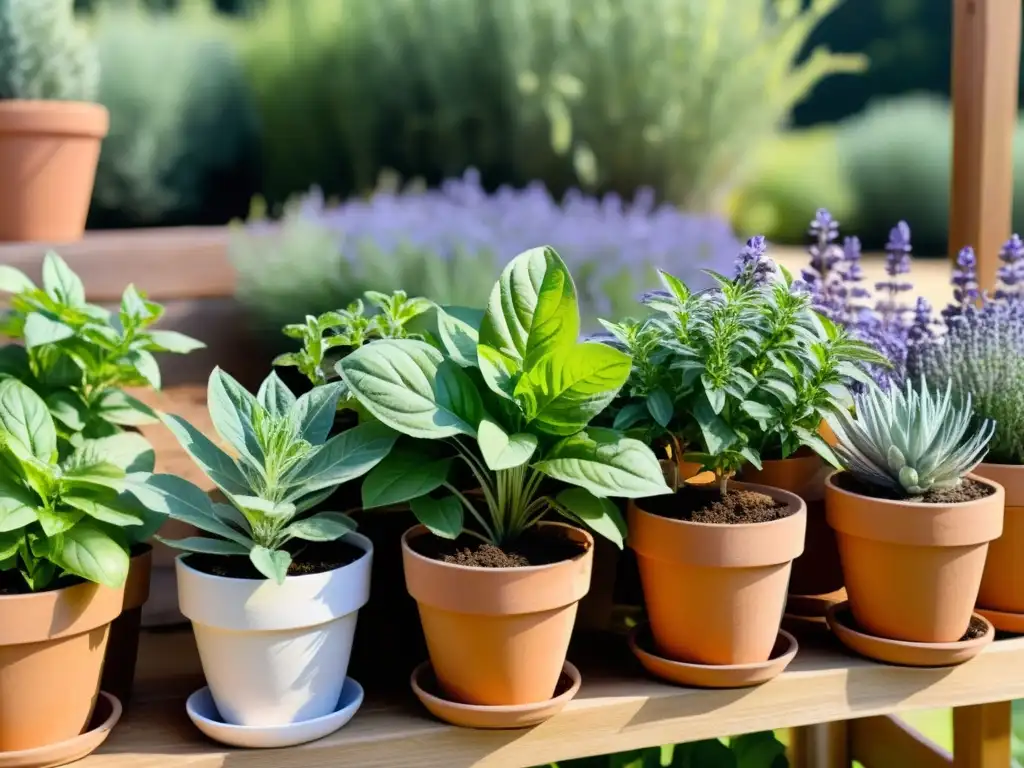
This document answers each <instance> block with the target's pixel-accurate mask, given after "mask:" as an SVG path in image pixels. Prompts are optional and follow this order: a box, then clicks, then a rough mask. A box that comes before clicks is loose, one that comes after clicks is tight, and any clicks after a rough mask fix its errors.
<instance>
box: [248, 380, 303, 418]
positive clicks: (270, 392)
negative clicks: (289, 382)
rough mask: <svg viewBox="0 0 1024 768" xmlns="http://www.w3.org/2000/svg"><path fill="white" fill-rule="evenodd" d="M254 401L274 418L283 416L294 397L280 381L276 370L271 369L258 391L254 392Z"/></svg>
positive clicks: (288, 409) (289, 409)
mask: <svg viewBox="0 0 1024 768" xmlns="http://www.w3.org/2000/svg"><path fill="white" fill-rule="evenodd" d="M256 401H257V402H258V403H259V404H260V405H262V406H263V407H264V408H265V409H266V411H267V413H269V414H270V415H271V416H273V417H274V418H284V417H285V416H287V415H288V413H289V412H290V411H291V409H292V407H293V406H294V405H295V403H296V398H295V395H294V394H292V391H291V390H290V389H288V387H287V386H285V383H284V382H283V381H281V377H280V376H278V375H277V372H276V371H271V372H270V375H269V376H267V378H265V379H264V380H263V383H262V384H260V389H259V392H257V393H256Z"/></svg>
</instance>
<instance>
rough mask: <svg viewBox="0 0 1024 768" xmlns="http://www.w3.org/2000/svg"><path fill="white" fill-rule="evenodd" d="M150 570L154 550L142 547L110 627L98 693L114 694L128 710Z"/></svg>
mask: <svg viewBox="0 0 1024 768" xmlns="http://www.w3.org/2000/svg"><path fill="white" fill-rule="evenodd" d="M152 570H153V547H151V546H150V545H149V544H143V545H141V546H140V547H139V549H138V553H137V554H135V555H132V559H131V561H130V563H129V566H128V578H127V580H126V581H125V584H124V605H123V606H122V608H121V615H120V616H118V617H117V618H116V619H114V622H113V623H112V624H111V625H110V639H109V640H108V641H107V653H106V656H105V658H104V661H103V680H102V682H101V683H100V689H101V690H104V691H106V692H107V693H110V694H113V695H114V696H115V697H116V698H117V699H118V701H120V702H121V706H122V707H124V708H125V709H127V708H128V703H129V702H130V701H131V698H132V684H133V683H134V682H135V662H136V661H138V658H139V629H140V627H141V624H142V606H143V604H144V603H145V602H146V600H147V599H148V598H149V577H150V574H151V573H152Z"/></svg>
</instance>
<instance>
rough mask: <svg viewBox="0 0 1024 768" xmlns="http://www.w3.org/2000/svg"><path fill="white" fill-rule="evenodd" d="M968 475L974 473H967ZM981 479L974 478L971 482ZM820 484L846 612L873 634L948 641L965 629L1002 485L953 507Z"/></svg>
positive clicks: (836, 480)
mask: <svg viewBox="0 0 1024 768" xmlns="http://www.w3.org/2000/svg"><path fill="white" fill-rule="evenodd" d="M972 477H973V476H972ZM975 479H978V480H980V478H975ZM841 482H842V480H841V473H839V472H834V473H832V474H831V475H829V477H828V478H827V479H826V481H825V504H826V515H827V517H828V522H829V525H831V526H832V528H833V529H834V530H835V532H836V539H837V541H838V544H839V558H840V561H841V562H842V565H843V576H844V578H845V581H846V592H847V595H848V596H849V600H850V610H851V611H852V612H853V617H854V619H855V620H856V622H857V624H858V626H859V627H860V628H861V629H862V630H864V631H865V632H867V633H868V634H873V635H876V636H878V637H884V638H890V639H892V640H905V641H909V642H917V643H952V642H956V641H958V640H959V639H960V638H961V637H962V636H963V634H964V632H966V631H967V627H968V625H969V624H970V621H971V613H972V611H973V610H974V604H975V601H976V599H977V597H978V589H979V588H980V586H981V574H982V571H983V570H984V568H985V555H986V553H987V552H988V547H989V542H990V541H992V540H993V539H996V538H998V537H999V534H1000V533H1001V531H1002V527H1003V499H1004V493H1003V487H1002V486H1001V485H998V484H997V483H993V482H991V481H988V480H986V481H984V482H986V483H988V484H989V485H991V486H992V487H993V489H994V493H992V495H991V496H986V497H985V498H983V499H976V500H974V501H969V502H962V503H958V504H923V503H919V502H912V501H893V500H890V499H876V498H872V497H870V496H862V495H860V494H857V493H853V492H851V491H848V490H845V489H844V488H843V487H842V486H841Z"/></svg>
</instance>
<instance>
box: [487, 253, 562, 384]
mask: <svg viewBox="0 0 1024 768" xmlns="http://www.w3.org/2000/svg"><path fill="white" fill-rule="evenodd" d="M579 333H580V318H579V309H578V308H577V305H576V289H575V287H574V286H573V283H572V277H571V276H570V275H569V270H568V269H566V266H565V263H564V262H563V261H562V259H561V258H560V257H559V256H558V254H557V253H555V251H554V249H552V248H548V247H542V248H533V249H531V250H529V251H525V252H524V253H521V254H519V255H518V256H516V257H515V258H514V259H513V260H512V261H511V262H510V263H509V264H508V266H506V267H505V269H504V270H502V273H501V276H500V277H499V278H498V282H497V283H496V284H495V286H494V288H493V290H492V291H491V296H490V300H489V301H488V303H487V310H486V312H485V313H484V319H483V323H482V324H481V326H480V344H481V345H485V346H488V347H491V348H492V349H495V350H497V351H498V352H500V353H501V354H503V355H505V356H506V357H508V358H510V359H511V360H513V361H515V362H516V363H517V364H518V365H519V366H521V367H523V368H531V367H533V365H535V364H536V362H537V361H538V360H539V359H540V358H542V357H544V356H545V355H547V354H549V353H551V352H553V351H554V350H556V349H558V348H560V347H566V346H569V345H571V344H575V343H576V339H577V337H578V336H579Z"/></svg>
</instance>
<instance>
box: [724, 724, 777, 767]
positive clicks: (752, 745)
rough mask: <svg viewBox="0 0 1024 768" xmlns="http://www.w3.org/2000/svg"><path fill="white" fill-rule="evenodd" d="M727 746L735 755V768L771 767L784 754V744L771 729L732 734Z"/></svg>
mask: <svg viewBox="0 0 1024 768" xmlns="http://www.w3.org/2000/svg"><path fill="white" fill-rule="evenodd" d="M729 748H730V749H731V751H732V753H733V755H735V756H736V768H773V767H774V766H775V765H776V764H777V761H778V760H779V758H780V757H782V756H784V755H785V754H786V747H785V745H784V744H783V743H782V742H781V741H779V740H778V739H777V738H775V734H774V733H772V732H771V731H762V732H761V733H747V734H744V735H742V736H733V737H732V738H731V739H730V740H729ZM783 764H785V763H783Z"/></svg>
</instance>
